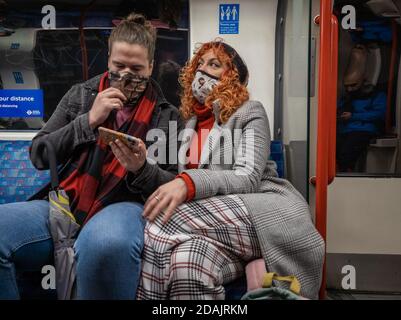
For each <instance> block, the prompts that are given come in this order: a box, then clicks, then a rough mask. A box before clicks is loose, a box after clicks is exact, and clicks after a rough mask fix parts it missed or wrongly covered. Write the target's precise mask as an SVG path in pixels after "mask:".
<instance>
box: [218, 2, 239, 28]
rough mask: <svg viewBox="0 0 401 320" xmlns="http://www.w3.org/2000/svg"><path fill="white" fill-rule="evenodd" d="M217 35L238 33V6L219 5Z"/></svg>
mask: <svg viewBox="0 0 401 320" xmlns="http://www.w3.org/2000/svg"><path fill="white" fill-rule="evenodd" d="M219 21H220V23H219V33H220V34H238V33H239V4H221V5H220V11H219Z"/></svg>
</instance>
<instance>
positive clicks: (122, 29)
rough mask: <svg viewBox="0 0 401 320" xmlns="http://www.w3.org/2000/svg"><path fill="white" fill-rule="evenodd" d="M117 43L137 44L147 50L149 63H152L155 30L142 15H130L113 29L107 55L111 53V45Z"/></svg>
mask: <svg viewBox="0 0 401 320" xmlns="http://www.w3.org/2000/svg"><path fill="white" fill-rule="evenodd" d="M117 41H122V42H127V43H129V44H139V45H141V46H143V47H145V48H146V49H148V58H149V62H152V61H153V59H154V55H155V46H156V29H155V28H154V27H153V26H152V24H151V23H150V21H148V20H146V18H145V17H144V16H143V15H141V14H137V13H131V14H129V15H128V16H127V17H126V18H125V19H123V20H122V21H121V22H120V24H119V25H118V26H117V27H115V28H114V29H113V31H112V32H111V35H110V37H109V53H111V49H112V45H113V43H114V42H117Z"/></svg>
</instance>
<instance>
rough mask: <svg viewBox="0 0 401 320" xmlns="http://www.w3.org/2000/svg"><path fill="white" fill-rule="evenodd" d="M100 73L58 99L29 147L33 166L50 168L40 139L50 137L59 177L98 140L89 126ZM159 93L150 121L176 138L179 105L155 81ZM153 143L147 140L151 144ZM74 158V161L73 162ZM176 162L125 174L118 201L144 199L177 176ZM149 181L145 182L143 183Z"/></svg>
mask: <svg viewBox="0 0 401 320" xmlns="http://www.w3.org/2000/svg"><path fill="white" fill-rule="evenodd" d="M100 78H101V75H99V76H96V77H94V78H92V79H89V80H88V81H86V82H84V83H81V84H76V85H74V86H72V88H71V89H70V90H69V91H68V92H67V93H66V94H65V95H64V97H63V98H62V99H61V101H60V102H59V104H58V106H57V108H56V110H55V112H54V113H53V115H52V116H51V118H50V119H49V121H47V123H46V125H45V126H44V127H43V128H42V129H41V130H40V131H39V132H38V134H37V135H36V136H35V137H34V138H33V140H32V145H31V148H30V157H31V161H32V163H33V165H34V166H35V167H36V168H37V169H39V170H45V169H48V168H49V166H48V159H47V156H46V154H45V153H44V152H43V150H39V149H38V145H39V142H40V141H42V140H43V139H48V140H50V141H51V142H52V144H53V145H54V147H55V152H56V157H57V163H58V164H59V165H61V166H60V169H59V177H60V180H62V179H63V178H64V177H66V176H68V174H69V173H71V171H72V170H73V169H74V168H75V166H76V159H79V154H80V152H82V150H83V149H84V148H86V147H87V146H88V145H89V144H93V143H96V139H97V136H98V132H97V130H92V129H91V128H90V126H89V119H88V116H89V110H90V109H91V107H92V105H93V102H94V100H95V98H96V96H97V94H98V87H99V83H100ZM152 84H153V86H154V87H155V89H156V91H157V95H158V99H157V102H156V106H155V110H154V112H153V116H152V119H151V122H150V128H149V130H150V129H153V128H159V129H161V130H163V131H164V132H165V134H166V136H167V137H168V139H169V140H170V139H173V138H174V139H175V136H176V135H175V133H174V134H170V132H169V122H170V121H175V122H176V123H177V127H178V130H181V129H182V128H183V122H182V120H181V117H180V116H179V113H178V110H177V108H175V107H174V106H172V105H171V104H170V103H169V102H167V100H166V99H165V98H164V96H163V93H162V91H161V89H160V87H159V86H158V84H157V83H156V82H155V81H153V80H152ZM151 143H152V142H146V141H145V144H147V146H149V145H150V144H151ZM74 159H75V161H74ZM177 170H178V169H177V165H176V164H171V165H170V164H164V165H158V164H157V163H152V164H151V163H148V162H147V163H146V164H145V166H144V167H143V168H142V169H141V170H140V172H139V173H138V174H136V175H134V174H132V173H129V174H128V175H127V177H126V188H124V190H122V192H121V193H120V195H119V196H120V198H119V199H115V201H116V202H118V201H124V200H133V201H134V200H135V201H143V200H144V199H145V198H146V197H147V196H148V195H150V194H151V193H152V192H153V191H155V190H156V189H157V188H158V187H159V186H160V185H162V184H164V183H166V182H168V181H170V180H172V179H174V177H175V175H176V174H177ZM145 181H146V183H144V182H145ZM48 191H49V185H47V186H45V187H44V188H43V189H42V190H40V191H39V192H38V193H37V194H35V195H34V196H32V197H31V199H30V200H33V199H43V198H46V197H47V193H48Z"/></svg>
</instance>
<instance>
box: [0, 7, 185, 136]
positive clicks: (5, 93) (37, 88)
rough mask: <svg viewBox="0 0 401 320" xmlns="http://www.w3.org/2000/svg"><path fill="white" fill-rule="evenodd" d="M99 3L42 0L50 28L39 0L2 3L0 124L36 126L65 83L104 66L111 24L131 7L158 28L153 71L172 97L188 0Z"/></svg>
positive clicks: (175, 98) (66, 86) (175, 100)
mask: <svg viewBox="0 0 401 320" xmlns="http://www.w3.org/2000/svg"><path fill="white" fill-rule="evenodd" d="M87 3H90V1H87ZM98 3H99V4H97V2H93V4H92V5H91V6H90V7H85V6H79V5H77V2H76V1H63V3H62V5H61V4H60V2H58V1H54V3H52V1H48V2H46V4H47V5H52V6H54V8H55V10H56V11H55V13H56V15H55V17H56V20H55V21H56V28H55V29H49V30H47V29H43V28H42V22H43V21H42V20H43V18H44V17H45V16H46V14H43V13H42V8H43V6H44V4H43V1H30V2H29V5H26V2H25V1H22V0H21V1H19V0H16V1H12V2H11V1H10V2H5V3H3V7H2V8H1V10H0V15H2V17H0V130H12V131H20V130H39V129H41V128H42V127H43V125H44V124H45V123H46V121H47V120H48V119H49V118H50V117H51V115H52V114H53V112H54V110H55V108H56V106H57V104H58V102H59V101H60V99H61V98H62V97H63V95H64V94H65V93H66V92H67V91H68V89H69V88H70V87H71V86H72V85H74V84H76V83H79V82H82V81H84V80H86V79H88V78H91V77H93V76H95V75H98V74H101V73H103V72H104V71H105V70H106V68H107V52H108V42H107V39H108V36H109V35H110V32H111V28H112V27H113V26H114V25H115V24H117V23H118V21H119V19H121V18H122V17H124V16H126V15H128V14H129V13H130V12H137V13H142V14H144V15H145V16H146V17H147V18H148V19H149V20H151V21H152V24H153V25H154V26H155V27H156V28H157V42H156V52H155V67H154V71H153V75H152V76H153V77H154V78H155V79H157V80H158V81H159V82H160V84H161V87H162V89H164V91H165V95H166V98H167V99H168V100H169V101H170V102H171V103H173V104H175V105H177V104H178V102H179V100H178V94H179V85H178V72H179V70H180V68H181V67H182V66H183V65H184V64H185V62H186V61H187V59H188V52H189V50H188V48H189V43H188V41H189V29H188V26H189V20H188V18H189V16H188V7H189V5H188V0H176V1H174V0H173V1H171V0H170V1H156V0H151V1H137V0H125V1H99V2H98ZM22 4H24V10H21V5H22ZM80 26H82V29H83V32H82V33H81V32H80ZM82 61H86V63H84V64H83V63H82ZM15 90H18V91H15ZM24 99H26V100H29V99H31V103H29V101H22V100H24ZM33 101H34V103H33Z"/></svg>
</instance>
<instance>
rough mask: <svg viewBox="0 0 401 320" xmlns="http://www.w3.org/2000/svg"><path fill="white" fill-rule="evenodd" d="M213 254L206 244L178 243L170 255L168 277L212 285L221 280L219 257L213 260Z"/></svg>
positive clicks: (180, 280) (210, 247)
mask: <svg viewBox="0 0 401 320" xmlns="http://www.w3.org/2000/svg"><path fill="white" fill-rule="evenodd" d="M215 256H216V254H215V251H214V250H213V248H212V246H207V245H206V244H201V243H198V242H197V244H192V245H188V244H185V243H184V244H182V245H179V246H178V247H177V248H176V249H175V250H174V251H173V253H172V255H171V265H170V279H172V280H174V281H179V282H192V283H194V282H195V283H198V285H199V284H200V285H202V286H208V287H209V286H212V287H213V286H214V285H215V284H216V283H218V282H219V281H220V280H221V279H220V278H221V272H220V270H219V268H218V266H219V264H220V261H219V260H220V259H216V260H215V261H213V260H214V258H213V257H215Z"/></svg>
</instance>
